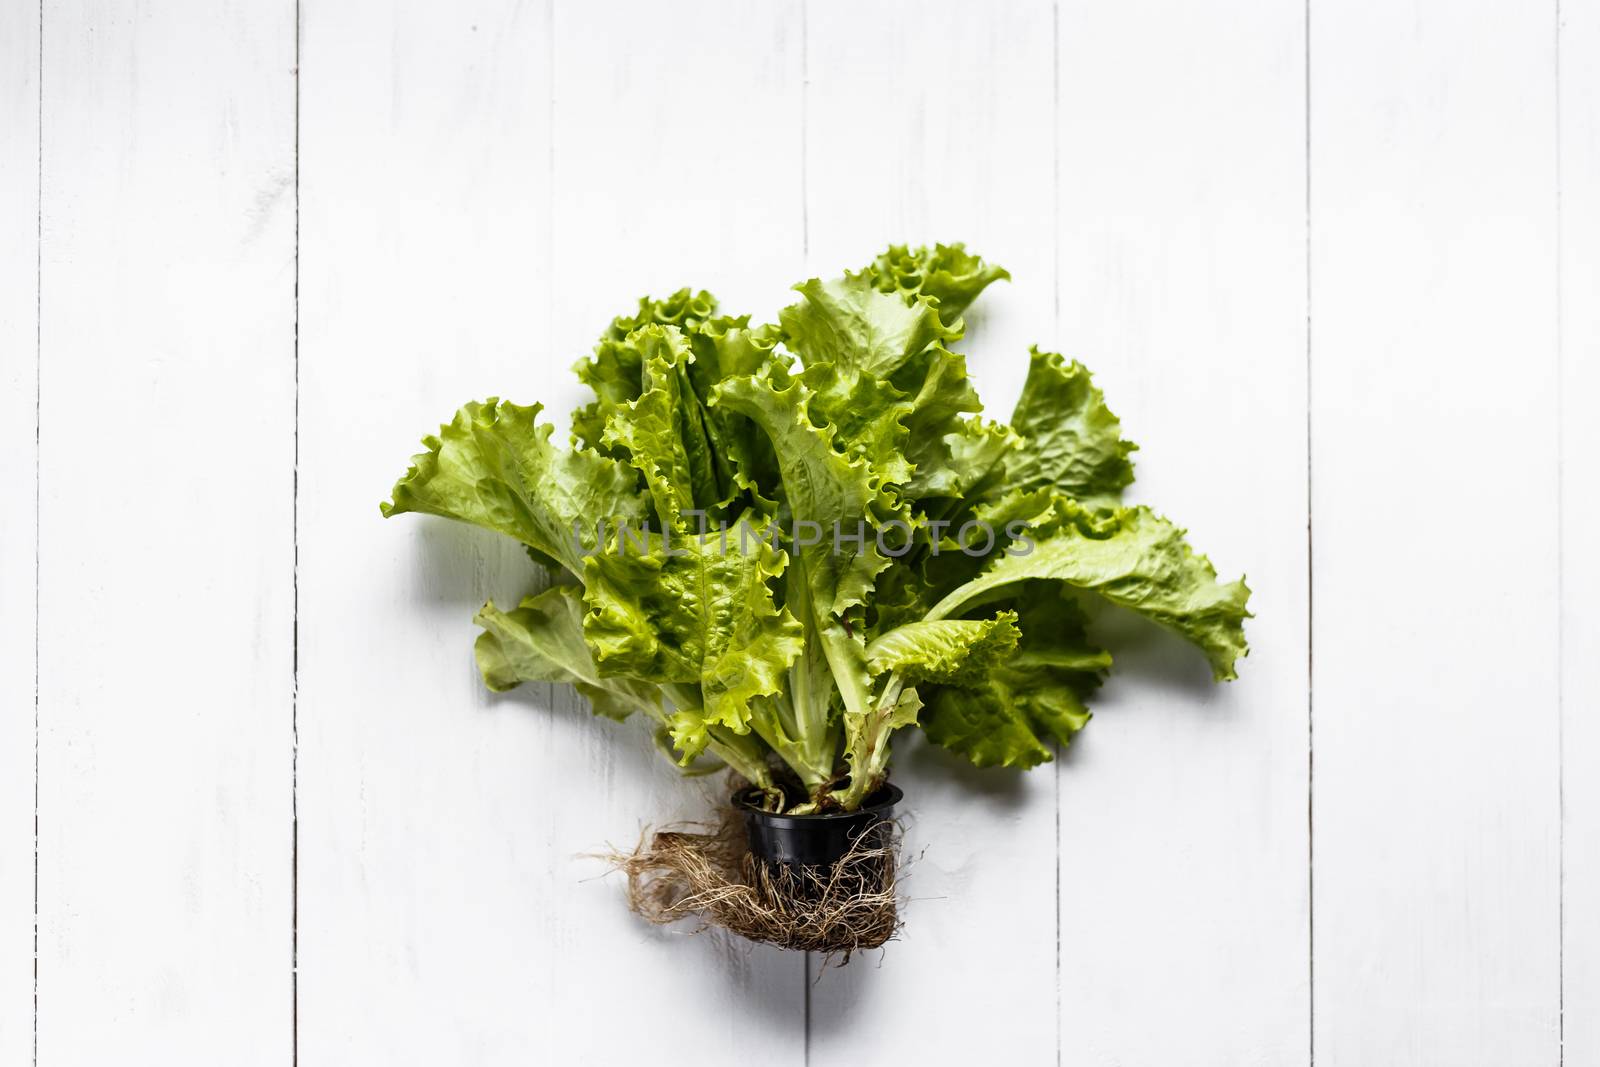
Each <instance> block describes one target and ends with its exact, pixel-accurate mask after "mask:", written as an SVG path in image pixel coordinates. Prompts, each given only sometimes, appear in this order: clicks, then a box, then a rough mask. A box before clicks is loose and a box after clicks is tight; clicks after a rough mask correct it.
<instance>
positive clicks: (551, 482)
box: [381, 398, 646, 574]
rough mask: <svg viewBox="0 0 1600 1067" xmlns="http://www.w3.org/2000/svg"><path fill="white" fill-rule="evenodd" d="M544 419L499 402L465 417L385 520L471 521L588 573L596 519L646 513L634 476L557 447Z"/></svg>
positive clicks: (435, 447)
mask: <svg viewBox="0 0 1600 1067" xmlns="http://www.w3.org/2000/svg"><path fill="white" fill-rule="evenodd" d="M540 410H541V407H540V405H538V404H534V405H532V406H531V407H521V406H520V405H517V404H513V403H511V402H509V401H500V400H496V399H494V398H490V399H489V400H486V401H485V402H483V403H482V404H478V403H471V404H468V405H467V406H466V407H464V408H462V409H461V410H460V411H459V412H457V413H456V417H455V419H454V421H452V422H450V423H447V424H445V425H443V426H441V427H440V428H439V434H438V436H437V437H426V438H423V441H422V443H423V444H424V445H425V446H426V447H427V449H428V450H427V451H426V452H424V453H421V454H420V455H417V456H415V457H413V458H412V461H411V464H412V465H411V469H410V470H409V471H407V472H406V474H405V476H404V477H402V478H401V479H400V481H399V482H397V483H396V484H395V487H394V495H393V500H392V502H390V503H386V504H383V505H382V506H381V510H382V512H383V514H384V516H385V517H388V516H392V515H399V514H401V513H403V512H422V513H426V514H430V515H442V516H444V517H445V518H450V519H459V520H461V521H462V522H470V523H473V524H474V525H477V526H482V527H485V528H486V529H490V530H495V531H498V532H500V533H503V534H508V535H509V536H511V537H514V538H516V539H517V540H519V541H521V542H522V543H523V544H524V545H527V546H528V547H529V548H531V549H534V550H536V551H537V552H539V553H541V554H543V555H544V556H545V557H547V558H549V559H553V560H557V561H559V562H560V563H561V565H562V566H564V567H566V568H567V569H568V570H570V571H572V572H573V573H574V574H579V573H582V571H583V560H582V554H583V549H584V547H586V546H590V545H592V542H593V537H592V532H593V530H594V528H595V523H596V522H597V520H606V521H612V522H621V521H627V522H642V521H643V519H644V518H645V515H646V511H645V506H646V505H645V502H644V500H643V498H641V497H640V496H639V494H638V491H637V488H636V486H637V484H638V483H637V479H636V478H635V476H634V474H633V472H632V471H630V470H629V469H628V468H626V467H624V466H623V465H621V464H619V463H617V462H615V461H614V460H612V459H609V458H607V457H605V456H600V455H597V454H595V453H593V452H589V451H582V450H579V451H568V450H566V449H560V448H556V447H554V446H553V445H551V443H550V434H551V433H552V431H553V429H554V428H553V427H552V426H550V425H549V424H548V423H545V424H539V423H538V422H537V421H536V418H537V416H538V414H539V412H540ZM574 524H577V529H578V533H577V534H575V533H574V529H575V526H574ZM584 535H588V541H587V542H586V541H584V540H583V536H584Z"/></svg>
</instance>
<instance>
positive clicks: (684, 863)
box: [611, 810, 900, 965]
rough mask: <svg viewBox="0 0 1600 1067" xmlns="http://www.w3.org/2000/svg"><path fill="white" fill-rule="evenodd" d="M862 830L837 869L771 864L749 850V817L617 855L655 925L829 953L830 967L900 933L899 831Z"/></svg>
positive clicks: (660, 835)
mask: <svg viewBox="0 0 1600 1067" xmlns="http://www.w3.org/2000/svg"><path fill="white" fill-rule="evenodd" d="M881 825H882V827H883V829H882V831H881V832H874V833H868V834H863V835H862V838H861V840H859V841H857V842H856V844H855V845H854V846H852V848H851V849H850V851H849V852H848V853H846V854H845V856H844V858H843V859H841V860H840V861H839V862H838V863H837V864H836V865H834V866H833V867H786V866H782V865H775V864H768V863H766V862H764V861H762V860H760V859H758V858H757V857H755V856H752V855H750V854H749V852H747V851H746V846H745V827H744V818H743V816H742V815H740V814H739V813H738V812H736V811H732V810H728V811H726V812H725V813H724V814H723V817H722V822H721V823H720V825H718V826H716V827H714V828H710V827H707V828H706V829H705V830H704V831H702V832H693V831H691V830H688V829H673V830H662V831H659V832H657V833H655V834H653V835H651V834H646V837H645V839H644V840H641V841H640V843H639V847H638V848H637V849H635V850H634V851H633V852H632V853H631V854H622V853H619V854H615V855H613V856H612V857H611V860H612V862H613V863H615V864H616V866H617V868H618V869H620V870H622V871H624V872H625V873H626V874H627V876H628V904H629V906H630V907H632V908H633V910H634V911H636V912H638V913H639V914H640V915H642V916H643V917H644V918H646V919H648V920H649V921H650V922H653V923H657V924H663V925H664V924H666V923H671V922H676V921H678V920H679V919H683V918H686V917H688V916H695V917H697V918H699V919H700V920H701V922H702V924H703V927H721V928H722V929H725V930H728V931H731V932H732V933H735V934H738V935H739V936H740V937H744V938H748V939H749V940H751V941H762V942H766V943H767V944H771V945H777V946H779V947H780V948H791V949H800V950H803V951H810V952H820V953H823V954H824V956H825V957H827V958H828V962H831V961H832V960H833V958H834V957H842V958H840V959H839V960H838V962H839V963H840V964H841V965H842V964H844V963H848V962H849V960H850V954H851V953H852V952H856V951H858V950H860V949H868V948H877V947H878V946H880V945H882V944H883V943H884V942H886V941H888V940H889V939H890V938H892V937H894V936H895V933H896V932H897V931H898V930H899V928H900V921H899V917H898V914H897V911H896V906H895V877H896V873H897V867H898V858H899V851H900V842H899V832H898V828H897V827H895V825H894V824H893V823H884V824H881Z"/></svg>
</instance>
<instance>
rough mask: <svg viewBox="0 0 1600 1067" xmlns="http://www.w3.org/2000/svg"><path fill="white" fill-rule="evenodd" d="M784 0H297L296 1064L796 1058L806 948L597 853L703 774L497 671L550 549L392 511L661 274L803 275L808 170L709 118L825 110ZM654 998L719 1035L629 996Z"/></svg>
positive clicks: (661, 282)
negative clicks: (490, 647) (627, 884)
mask: <svg viewBox="0 0 1600 1067" xmlns="http://www.w3.org/2000/svg"><path fill="white" fill-rule="evenodd" d="M793 11H794V9H793V8H778V9H770V10H769V9H756V8H745V7H741V6H737V5H733V4H709V5H704V6H703V7H702V8H701V9H700V10H698V11H690V12H688V13H685V12H683V11H682V10H677V9H674V10H670V11H669V10H668V9H666V8H662V9H660V10H659V12H658V11H656V9H648V10H646V9H639V10H635V11H633V12H630V14H629V16H628V17H627V18H626V19H620V20H619V19H617V18H615V17H614V15H612V14H608V13H606V12H598V11H591V10H588V9H586V8H585V7H583V6H581V5H571V6H570V7H569V6H567V5H560V6H558V7H557V8H556V9H555V11H554V12H552V11H551V9H550V8H548V7H534V8H528V7H525V6H523V5H520V4H515V3H510V2H499V0H480V2H475V3H470V4H468V5H467V6H465V7H462V6H460V5H455V6H453V7H451V8H449V9H448V10H447V9H445V8H441V7H439V6H438V5H430V4H425V3H408V4H402V5H399V6H398V7H397V6H394V5H389V4H378V3H362V4H353V5H351V4H338V5H335V4H324V3H320V2H318V3H309V4H307V5H306V6H305V12H304V17H305V30H304V40H305V57H304V80H303V83H302V123H303V126H302V156H301V161H302V197H303V220H304V221H303V227H302V289H301V294H302V296H301V308H302V319H301V344H302V348H301V369H302V405H301V413H302V418H301V448H302V460H301V493H302V495H301V519H302V522H301V531H302V534H301V588H302V600H301V615H300V633H301V642H302V644H301V671H300V681H301V702H300V722H301V763H300V813H301V814H300V820H301V821H300V826H301V915H300V939H301V955H300V962H301V1013H300V1036H301V1056H302V1061H301V1062H302V1063H305V1064H321V1063H326V1064H334V1063H341V1064H342V1063H351V1062H385V1063H441V1062H510V1061H512V1060H519V1059H522V1058H525V1057H526V1055H527V1054H528V1050H529V1049H542V1050H545V1052H546V1054H548V1055H549V1056H551V1057H553V1058H554V1059H556V1060H559V1061H560V1062H563V1063H580V1062H592V1063H609V1062H613V1061H614V1060H615V1059H616V1058H618V1057H627V1056H633V1055H637V1056H647V1057H648V1058H650V1059H651V1060H652V1061H659V1062H667V1063H671V1062H685V1063H687V1062H696V1063H699V1062H708V1061H709V1062H721V1061H724V1060H731V1059H733V1058H735V1057H736V1056H737V1055H740V1054H741V1052H740V1051H736V1050H748V1049H749V1048H752V1047H760V1048H763V1049H767V1048H776V1049H783V1048H786V1047H792V1048H793V1049H794V1050H795V1051H794V1053H793V1058H794V1059H796V1060H797V1059H798V1057H799V1055H800V1051H799V1043H798V1033H799V1027H800V1018H801V1010H802V1009H801V1004H802V1001H803V973H802V969H801V963H800V961H799V960H797V959H785V958H782V957H780V956H779V955H778V954H776V953H763V952H756V953H746V952H744V951H743V950H736V951H732V952H724V951H723V950H722V949H721V948H720V947H719V944H718V943H717V942H715V941H713V940H711V939H707V938H687V937H684V936H682V934H681V932H669V933H661V932H657V931H655V930H654V929H652V928H650V927H648V926H646V925H645V924H643V923H642V921H640V920H638V919H636V918H635V917H633V916H632V915H630V914H629V913H628V912H627V910H626V907H625V905H624V902H623V897H622V893H621V889H620V886H619V884H618V882H617V881H616V880H615V879H602V878H601V877H600V876H601V875H602V874H603V872H604V870H605V868H604V866H603V865H602V864H600V863H599V862H597V861H595V860H594V859H592V858H585V856H584V854H586V853H593V852H595V851H597V850H601V849H603V848H604V847H605V846H606V845H607V844H608V843H616V844H627V843H630V842H632V841H633V840H635V839H636V836H637V834H638V833H639V829H640V825H641V823H642V822H645V821H659V820H662V819H667V818H673V817H680V816H687V815H695V814H703V813H704V811H705V810H706V807H705V800H704V798H703V797H702V796H701V795H700V792H699V790H698V789H697V788H696V787H695V786H692V785H689V784H686V783H684V782H683V781H682V780H681V779H680V778H679V777H678V776H677V775H676V773H675V772H674V771H673V770H672V769H671V767H670V766H669V765H668V764H667V763H666V762H665V761H664V760H662V759H661V757H660V756H659V755H657V754H656V753H655V752H654V750H653V748H652V746H651V744H650V742H649V740H648V737H647V735H646V734H645V732H644V731H643V730H642V727H641V725H640V724H639V723H630V724H626V725H625V726H621V727H619V726H617V725H615V724H612V723H609V722H596V721H594V720H592V719H590V717H589V716H588V714H587V712H586V711H584V710H582V709H581V708H580V707H579V706H578V702H577V701H576V699H575V698H574V697H573V696H572V695H571V694H570V693H568V692H566V691H564V690H561V691H555V692H552V691H551V690H550V688H549V687H535V686H529V687H525V689H524V690H523V691H519V692H518V693H517V694H514V695H512V696H511V697H509V698H501V699H493V700H491V699H490V698H489V697H488V695H487V694H486V693H485V691H484V689H483V686H482V683H481V681H480V680H479V678H478V677H477V673H476V670H475V668H474V667H473V664H472V657H471V643H472V640H473V637H474V635H475V628H474V627H473V626H472V623H471V616H472V614H473V611H474V610H475V609H476V608H477V607H478V606H479V605H480V604H481V603H482V601H483V600H484V598H485V597H487V596H493V597H494V598H496V599H497V600H499V601H502V602H505V601H514V600H515V599H516V598H517V597H519V596H520V595H522V594H523V593H525V592H527V591H528V590H529V588H530V585H531V583H532V581H533V573H532V570H531V568H530V567H529V565H528V563H527V561H526V559H525V557H523V556H522V555H521V553H520V552H519V551H518V550H517V549H516V548H515V546H513V545H511V544H509V543H505V542H504V541H503V539H497V538H495V537H493V536H491V535H488V534H480V533H479V532H477V531H473V530H470V529H467V528H464V527H457V526H455V525H453V524H449V523H446V522H443V521H433V522H430V521H427V520H423V519H419V518H417V517H415V516H408V517H406V518H405V519H403V520H396V521H394V522H392V523H390V524H387V525H380V524H379V520H378V517H377V513H376V508H375V504H376V502H377V501H378V500H379V499H380V498H381V497H383V496H384V495H385V494H386V492H387V489H388V487H389V485H390V484H391V483H392V482H393V480H394V478H395V477H396V476H397V475H399V474H400V473H401V472H402V471H403V470H404V469H405V458H406V456H408V455H409V454H410V452H411V451H413V450H414V443H415V440H416V437H417V436H418V435H420V433H421V432H423V431H425V430H428V429H431V428H432V426H434V425H435V424H437V423H438V422H439V421H440V420H441V419H444V418H447V417H448V416H449V415H450V414H451V412H452V411H453V410H454V409H455V407H456V406H457V405H458V404H460V403H461V402H463V401H465V400H468V399H471V398H481V397H483V396H485V395H489V394H499V395H504V396H507V397H509V398H511V399H514V400H518V401H520V402H529V401H531V400H535V399H537V400H543V401H547V402H551V403H552V405H553V407H554V408H555V409H556V412H555V415H556V418H557V419H558V421H561V422H563V423H564V421H565V412H564V410H563V409H564V408H566V407H568V406H570V405H571V403H572V401H573V400H574V398H575V388H574V386H575V382H574V381H572V379H571V376H570V374H569V372H568V370H567V368H568V366H569V365H570V364H571V362H572V361H573V360H574V359H575V358H577V357H578V356H579V355H581V354H583V353H584V352H585V351H586V350H587V349H588V347H589V346H590V345H591V344H592V343H593V340H594V338H595V337H596V336H597V335H598V334H599V332H600V331H601V330H602V329H603V328H604V327H605V326H606V325H607V324H608V323H609V321H610V318H611V317H612V316H613V315H615V314H617V313H618V312H620V311H623V310H626V309H628V308H629V307H630V305H631V304H632V302H633V300H634V299H636V298H637V296H638V295H639V293H640V292H642V291H645V290H647V289H650V290H656V291H659V290H661V289H662V288H663V287H668V286H675V285H679V284H682V283H683V282H684V281H693V282H695V283H696V284H702V285H707V286H715V287H719V288H722V289H725V290H728V291H726V292H724V294H723V295H725V296H728V297H730V303H736V302H743V300H744V299H746V298H747V297H748V296H752V295H755V294H756V293H757V292H758V291H762V290H768V291H772V290H781V280H782V275H781V274H780V276H779V277H773V276H772V275H771V274H763V271H765V270H766V266H765V265H766V264H767V263H769V262H775V261H781V260H783V259H785V258H787V257H793V256H795V255H797V253H798V248H799V244H800V242H799V221H798V220H799V207H798V205H799V198H798V179H797V178H795V177H793V176H792V175H791V173H790V172H789V171H788V170H786V169H785V168H783V167H781V166H776V165H773V164H771V163H770V162H768V161H767V157H765V156H764V155H762V154H760V153H756V152H751V153H747V154H741V153H738V152H735V151H732V150H724V149H722V148H718V149H716V150H715V151H714V152H712V153H711V155H709V156H707V155H705V154H697V153H696V151H695V146H696V144H698V143H700V141H701V139H708V140H707V143H712V144H717V145H724V144H725V143H726V141H725V139H726V138H730V137H735V136H738V137H743V136H746V132H745V131H759V135H760V136H763V137H772V138H776V139H779V140H781V139H783V138H784V137H785V136H786V134H785V133H784V125H783V124H784V122H786V121H787V122H788V123H789V125H788V131H789V132H788V134H787V136H788V137H789V139H791V140H796V141H797V140H798V81H797V79H796V77H795V76H794V72H797V69H798V65H797V57H798V52H797V51H796V52H794V57H795V62H790V60H789V59H788V55H789V53H788V52H787V51H785V50H786V49H795V48H797V47H798V38H797V36H795V35H793V34H789V33H788V32H787V31H786V30H785V26H786V25H787V24H788V22H789V21H792V16H793ZM552 18H553V22H552ZM688 27H693V28H694V32H693V33H689V32H688V29H687V28H688ZM664 41H667V42H670V43H671V47H664V46H663V45H662V42H664ZM552 57H554V59H555V66H554V67H552V65H551V64H552ZM696 71H700V72H703V73H702V74H701V75H700V76H698V77H697V76H696V75H695V72H696ZM552 79H554V83H553V84H554V89H555V98H554V108H553V117H554V122H555V126H554V129H553V130H552V127H551V125H550V123H551V119H552ZM712 161H714V162H712ZM552 210H554V213H555V219H556V223H555V225H554V227H552V221H551V220H552ZM780 211H781V212H783V213H786V215H780V214H779V212H780ZM790 220H792V221H790ZM720 283H727V284H726V285H722V284H720ZM768 299H772V300H773V301H774V303H776V292H773V293H772V295H770V296H769V297H768ZM563 436H564V435H563ZM619 967H620V968H622V970H620V971H619ZM619 975H621V977H619ZM662 1011H667V1012H670V1013H671V1015H672V1018H673V1020H674V1023H673V1028H674V1030H675V1031H678V1030H681V1032H682V1033H684V1034H692V1035H693V1040H692V1041H684V1042H675V1041H673V1042H666V1043H661V1042H659V1041H658V1040H657V1039H656V1038H657V1036H658V1035H657V1034H656V1033H655V1031H653V1030H651V1029H650V1028H642V1029H641V1028H637V1027H634V1028H629V1027H622V1028H620V1029H619V1027H618V1026H617V1020H618V1019H619V1018H635V1019H638V1018H644V1017H646V1016H647V1015H649V1014H651V1013H653V1012H654V1013H659V1012H662ZM791 1037H792V1038H794V1039H795V1040H792V1041H791V1040H790V1038H791ZM779 1062H782V1060H781V1059H780V1061H779Z"/></svg>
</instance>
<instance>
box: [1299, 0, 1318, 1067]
mask: <svg viewBox="0 0 1600 1067" xmlns="http://www.w3.org/2000/svg"><path fill="white" fill-rule="evenodd" d="M1301 32H1302V35H1303V36H1304V38H1305V41H1304V46H1303V47H1304V55H1303V57H1302V62H1303V64H1304V66H1305V119H1304V121H1305V175H1306V177H1305V183H1306V189H1305V210H1306V232H1305V249H1306V251H1305V257H1306V265H1305V271H1306V294H1305V296H1306V367H1305V374H1306V1062H1307V1063H1308V1065H1309V1067H1316V1062H1317V848H1316V769H1317V748H1316V691H1315V687H1314V679H1315V677H1316V589H1317V583H1316V566H1315V554H1314V553H1315V546H1316V540H1315V532H1314V531H1315V527H1314V517H1313V511H1312V507H1313V504H1312V474H1313V464H1312V422H1311V420H1312V410H1313V408H1312V398H1311V388H1312V384H1311V383H1312V372H1311V352H1312V341H1311V0H1305V13H1304V16H1303V21H1302V31H1301Z"/></svg>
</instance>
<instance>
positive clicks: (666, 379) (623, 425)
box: [601, 326, 729, 531]
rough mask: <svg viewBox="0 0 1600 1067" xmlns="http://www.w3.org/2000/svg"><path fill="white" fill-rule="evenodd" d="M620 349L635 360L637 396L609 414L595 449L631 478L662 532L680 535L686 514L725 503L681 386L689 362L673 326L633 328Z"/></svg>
mask: <svg viewBox="0 0 1600 1067" xmlns="http://www.w3.org/2000/svg"><path fill="white" fill-rule="evenodd" d="M621 343H622V345H623V346H625V347H628V348H631V349H633V350H635V351H636V352H637V353H638V355H639V364H640V367H641V368H642V369H641V376H640V380H641V382H642V384H643V391H642V392H641V393H640V395H639V397H638V398H637V399H635V400H630V401H627V402H625V403H622V404H618V405H616V406H615V407H614V408H613V409H612V411H611V413H610V414H609V415H608V416H607V418H606V429H605V433H604V435H603V436H602V437H601V443H602V444H604V445H606V446H607V447H608V448H611V449H612V450H614V452H615V453H616V454H618V455H621V456H624V457H626V459H627V461H628V462H629V463H630V464H631V465H632V466H633V467H634V468H635V469H637V470H638V471H639V473H640V475H641V476H642V477H643V478H644V483H645V485H646V487H648V489H649V491H650V496H651V498H652V499H653V500H654V501H655V508H656V514H657V515H658V516H660V518H661V521H662V523H663V524H664V526H663V528H666V527H671V528H672V529H674V530H680V531H681V530H684V529H686V528H688V525H689V515H690V513H691V512H693V511H696V510H700V511H714V510H716V509H718V508H720V506H721V505H723V504H725V503H727V501H728V499H729V498H728V496H727V495H726V494H725V491H724V486H723V485H722V478H721V477H719V474H721V473H722V472H719V470H718V464H717V463H716V461H715V460H714V459H713V451H712V447H711V444H710V442H709V441H708V440H707V437H706V426H705V422H704V421H703V419H702V418H701V410H700V402H699V400H698V398H697V397H696V396H695V395H694V392H693V390H692V388H691V387H690V385H689V378H688V374H687V367H688V364H689V362H690V361H691V360H692V359H693V358H694V357H693V355H692V353H691V352H690V349H689V345H688V343H687V342H686V341H685V340H684V337H683V335H682V334H681V333H680V332H679V331H678V329H677V327H675V326H641V327H640V328H639V329H637V330H635V331H634V332H633V333H631V334H629V335H628V337H627V340H626V341H623V342H621Z"/></svg>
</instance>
